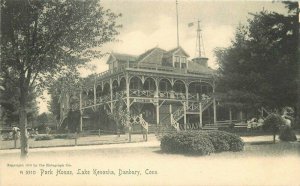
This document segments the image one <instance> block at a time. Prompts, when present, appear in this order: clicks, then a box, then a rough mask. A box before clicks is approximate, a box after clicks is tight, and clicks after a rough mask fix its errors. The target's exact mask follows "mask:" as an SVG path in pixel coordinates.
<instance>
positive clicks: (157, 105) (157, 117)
mask: <svg viewBox="0 0 300 186" xmlns="http://www.w3.org/2000/svg"><path fill="white" fill-rule="evenodd" d="M157 101H158V100H157ZM156 125H157V126H158V125H159V101H158V102H157V104H156Z"/></svg>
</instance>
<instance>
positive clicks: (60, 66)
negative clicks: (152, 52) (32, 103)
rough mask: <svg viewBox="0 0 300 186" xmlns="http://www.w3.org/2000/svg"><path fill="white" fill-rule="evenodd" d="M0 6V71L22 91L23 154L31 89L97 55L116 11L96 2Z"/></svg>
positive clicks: (32, 1) (111, 33) (16, 0)
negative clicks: (27, 106)
mask: <svg viewBox="0 0 300 186" xmlns="http://www.w3.org/2000/svg"><path fill="white" fill-rule="evenodd" d="M0 6H1V65H2V66H1V69H0V70H1V74H2V73H3V74H7V76H8V77H10V80H11V83H12V84H13V85H14V86H16V87H17V88H18V90H19V91H20V94H19V102H20V107H19V118H20V129H21V154H22V156H23V157H24V156H26V154H27V150H28V145H27V136H26V129H25V128H26V125H27V120H26V118H27V112H26V103H27V101H28V94H29V90H30V89H34V90H35V91H37V92H40V91H41V90H42V89H43V88H44V87H45V86H47V85H48V84H49V82H50V81H52V80H53V79H55V76H56V75H57V74H59V73H60V72H61V71H63V70H65V69H69V68H71V67H73V68H75V67H78V66H80V65H84V64H85V63H86V62H87V61H89V60H90V59H91V58H94V57H101V56H102V55H103V53H102V52H101V51H99V48H100V47H102V46H103V44H105V43H107V42H110V41H113V40H115V37H116V35H118V33H119V32H118V29H119V28H120V25H118V24H117V23H116V20H117V18H118V17H119V16H120V15H116V14H115V13H113V12H111V10H109V9H107V10H106V9H104V8H103V7H102V6H101V4H100V1H98V0H81V1H74V0H39V1H37V0H27V1H23V0H3V1H1V3H0ZM10 74H14V76H13V77H11V76H9V75H10Z"/></svg>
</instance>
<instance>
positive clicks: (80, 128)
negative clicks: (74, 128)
mask: <svg viewBox="0 0 300 186" xmlns="http://www.w3.org/2000/svg"><path fill="white" fill-rule="evenodd" d="M79 112H80V124H79V132H81V131H82V114H83V110H82V91H81V90H80V93H79Z"/></svg>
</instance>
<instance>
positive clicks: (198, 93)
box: [77, 47, 216, 124]
mask: <svg viewBox="0 0 300 186" xmlns="http://www.w3.org/2000/svg"><path fill="white" fill-rule="evenodd" d="M188 57H189V55H188V54H187V53H186V52H185V51H184V50H183V49H182V48H181V47H178V48H175V49H173V50H170V51H165V50H163V49H160V48H157V47H156V48H153V49H151V50H148V51H146V52H145V53H143V54H141V55H139V56H134V55H127V54H118V53H111V55H110V56H109V59H108V61H107V64H108V65H109V70H107V71H105V72H102V73H100V74H97V75H92V76H89V77H88V78H86V79H85V81H84V85H83V87H82V91H81V94H80V103H79V105H77V106H78V107H79V109H80V110H82V111H84V110H85V109H89V108H95V107H97V106H101V105H105V106H106V107H108V108H109V109H108V110H110V112H114V109H113V108H114V106H113V105H114V103H115V102H116V101H119V100H120V98H121V99H122V100H123V101H124V103H125V105H126V107H127V110H128V111H129V113H132V111H131V107H132V106H133V107H134V105H135V104H152V105H153V106H154V107H156V113H155V115H156V116H155V117H156V123H157V124H159V123H160V122H162V119H163V118H162V117H161V116H159V115H163V114H162V113H161V112H162V111H161V110H163V109H165V110H168V111H169V114H170V115H172V114H177V115H178V114H179V115H180V116H179V117H177V119H175V120H176V122H177V121H179V119H182V118H183V123H186V122H187V121H186V117H187V114H197V115H199V122H200V124H201V123H202V121H201V120H202V116H201V115H202V112H203V111H204V110H205V109H206V108H208V107H209V106H211V105H212V108H213V116H214V117H213V121H216V108H215V107H216V104H215V99H214V97H213V92H214V89H215V85H214V71H213V70H212V69H211V68H209V67H208V66H207V58H195V59H193V60H188ZM163 106H165V108H163ZM172 106H173V108H172ZM78 107H77V108H78ZM160 113H161V114H160ZM169 122H172V118H171V119H170V120H169Z"/></svg>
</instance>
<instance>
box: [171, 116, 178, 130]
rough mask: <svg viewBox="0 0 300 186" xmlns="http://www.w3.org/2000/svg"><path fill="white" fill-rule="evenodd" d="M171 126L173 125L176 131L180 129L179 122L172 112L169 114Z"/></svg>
mask: <svg viewBox="0 0 300 186" xmlns="http://www.w3.org/2000/svg"><path fill="white" fill-rule="evenodd" d="M171 126H173V127H174V128H175V129H176V130H177V131H180V128H179V123H178V122H177V121H176V120H175V119H174V117H173V114H172V115H171Z"/></svg>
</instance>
